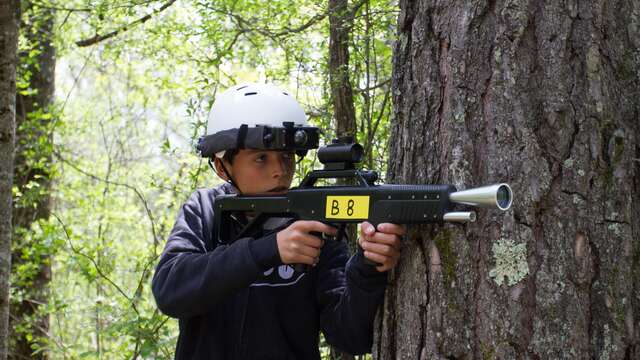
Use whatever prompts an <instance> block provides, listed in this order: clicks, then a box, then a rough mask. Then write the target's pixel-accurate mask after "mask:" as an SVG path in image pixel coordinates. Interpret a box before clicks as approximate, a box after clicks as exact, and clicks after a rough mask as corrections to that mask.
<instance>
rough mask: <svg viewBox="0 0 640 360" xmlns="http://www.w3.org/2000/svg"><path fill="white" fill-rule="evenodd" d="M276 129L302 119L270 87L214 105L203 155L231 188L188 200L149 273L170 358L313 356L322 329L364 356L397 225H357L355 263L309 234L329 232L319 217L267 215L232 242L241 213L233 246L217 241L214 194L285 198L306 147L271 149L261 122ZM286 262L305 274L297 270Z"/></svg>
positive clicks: (341, 246)
mask: <svg viewBox="0 0 640 360" xmlns="http://www.w3.org/2000/svg"><path fill="white" fill-rule="evenodd" d="M283 123H294V124H295V125H296V126H306V115H305V114H304V111H303V110H302V108H301V107H300V106H299V105H298V103H297V102H296V101H295V100H294V99H293V98H292V97H290V96H289V95H288V94H286V93H284V92H283V91H281V90H279V89H278V88H276V87H275V86H271V85H264V84H249V85H244V86H236V87H232V88H230V89H229V90H227V91H225V92H224V93H223V94H221V95H219V96H218V98H217V99H216V102H215V103H214V105H213V109H212V112H211V115H210V119H209V124H208V128H207V134H208V135H207V136H206V137H204V138H203V139H202V140H201V142H200V144H199V149H200V151H201V154H202V156H205V157H209V158H210V159H211V158H212V159H213V161H211V160H209V161H210V165H212V167H213V168H214V171H215V172H216V173H217V175H218V176H219V177H221V178H222V179H224V180H225V181H227V183H225V184H223V185H221V186H218V187H216V188H214V189H204V190H198V191H196V192H195V193H193V194H192V195H191V197H190V198H189V200H187V202H186V203H185V204H184V206H183V207H182V210H181V212H180V214H179V215H178V219H177V221H176V223H175V226H174V228H173V230H172V232H171V234H170V236H169V239H168V241H167V244H166V247H165V249H164V252H163V254H162V256H161V258H160V261H159V264H158V266H157V268H156V272H155V274H154V277H153V284H152V288H153V294H154V296H155V298H156V302H157V304H158V307H159V308H160V310H161V311H162V312H164V313H165V314H167V315H169V316H172V317H175V318H178V319H179V325H180V335H179V338H178V344H177V349H176V359H319V358H320V354H319V349H318V334H319V331H320V330H322V331H323V333H324V335H325V338H326V340H327V342H329V344H332V345H334V346H336V347H338V348H340V349H341V350H343V351H346V352H349V353H352V354H362V353H366V352H369V351H370V349H371V343H372V337H373V334H372V332H373V331H372V329H373V320H374V317H375V312H376V310H377V308H378V306H379V305H380V303H381V302H382V299H383V295H384V289H385V285H386V272H387V271H388V270H389V269H391V268H393V267H394V266H395V265H396V263H397V261H398V257H399V254H400V251H399V249H400V236H402V235H403V234H404V232H405V228H404V227H403V226H399V225H395V224H380V225H379V226H378V227H377V229H375V228H374V227H373V226H372V225H371V224H369V223H366V222H365V223H363V224H362V226H361V231H360V237H359V239H358V244H359V246H360V249H359V251H358V252H356V254H354V255H353V256H351V258H349V256H348V252H347V247H346V244H345V241H326V242H325V241H324V240H322V239H321V238H319V237H317V236H314V235H312V233H324V234H328V235H336V230H335V228H333V227H331V226H328V225H326V224H324V223H321V222H318V221H295V222H292V223H291V222H290V221H289V220H290V219H269V220H267V221H266V222H265V223H264V225H263V227H262V230H261V231H259V232H258V233H255V234H251V236H250V237H245V238H240V239H237V240H234V241H231V240H232V239H233V238H235V236H236V235H238V232H239V230H240V228H241V227H242V226H243V225H245V224H246V223H247V219H246V217H245V216H243V214H238V216H236V217H235V218H234V221H236V223H237V224H236V225H237V227H235V228H234V229H231V232H232V234H228V236H229V239H214V238H213V236H212V234H213V230H214V229H213V216H214V214H213V203H214V201H215V197H216V196H218V195H221V194H230V193H239V194H243V195H260V194H274V195H275V194H285V193H286V192H287V190H288V188H289V186H290V185H291V181H292V178H293V171H294V167H295V156H294V154H295V153H297V154H298V155H304V153H306V150H302V149H300V148H297V147H296V145H295V144H292V142H291V141H288V142H287V143H286V144H285V145H283V146H280V147H278V146H275V145H273V144H272V143H269V144H267V140H266V139H267V137H266V136H265V137H263V136H262V133H261V132H260V131H261V129H262V128H260V127H259V126H258V125H260V126H262V125H267V126H271V127H273V128H274V129H280V128H282V126H283ZM282 131H284V130H282ZM265 144H267V145H269V146H267V145H265ZM365 258H368V259H370V260H371V261H373V262H374V263H377V264H379V265H378V266H373V265H369V264H367V263H365V262H364V259H365ZM293 264H306V265H310V266H309V269H308V270H307V271H304V272H300V271H296V270H294V267H293V266H291V265H293Z"/></svg>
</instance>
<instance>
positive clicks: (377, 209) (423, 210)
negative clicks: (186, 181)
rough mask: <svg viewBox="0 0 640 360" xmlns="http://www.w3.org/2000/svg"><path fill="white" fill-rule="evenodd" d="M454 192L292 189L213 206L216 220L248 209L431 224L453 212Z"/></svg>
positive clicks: (334, 219)
mask: <svg viewBox="0 0 640 360" xmlns="http://www.w3.org/2000/svg"><path fill="white" fill-rule="evenodd" d="M455 191H456V188H455V187H454V186H452V185H373V186H366V187H354V186H329V187H311V188H294V189H291V190H289V191H288V192H287V194H286V195H282V196H237V195H229V196H221V197H218V198H216V205H215V207H216V211H217V212H219V213H220V218H221V219H224V218H226V217H227V216H225V215H227V214H229V213H233V212H245V213H246V212H251V213H254V214H261V215H264V216H268V217H273V216H282V217H292V218H296V219H300V220H318V221H323V222H328V223H356V222H361V221H365V220H366V221H369V222H371V223H373V224H379V223H383V222H391V223H399V224H417V223H434V222H441V221H443V217H444V214H445V213H447V212H450V211H453V208H454V204H453V203H452V202H450V201H449V194H450V193H452V192H455ZM222 222H223V223H224V220H223V221H222ZM221 225H222V224H221ZM223 226H224V225H223Z"/></svg>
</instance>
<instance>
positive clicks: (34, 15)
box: [9, 3, 55, 359]
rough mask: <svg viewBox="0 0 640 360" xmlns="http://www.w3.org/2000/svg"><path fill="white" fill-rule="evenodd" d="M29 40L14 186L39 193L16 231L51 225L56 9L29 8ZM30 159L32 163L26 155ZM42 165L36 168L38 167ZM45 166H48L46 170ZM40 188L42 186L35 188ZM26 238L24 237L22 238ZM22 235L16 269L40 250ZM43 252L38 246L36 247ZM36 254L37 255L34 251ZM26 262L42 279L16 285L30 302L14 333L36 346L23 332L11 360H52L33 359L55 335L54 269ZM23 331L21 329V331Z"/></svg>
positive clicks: (19, 313)
mask: <svg viewBox="0 0 640 360" xmlns="http://www.w3.org/2000/svg"><path fill="white" fill-rule="evenodd" d="M24 15H25V16H24V17H25V18H26V19H24V21H25V22H24V23H23V24H22V26H23V27H24V37H25V39H26V40H27V41H28V42H29V43H30V44H34V45H33V46H34V47H35V49H37V50H38V54H37V55H36V56H35V57H30V55H29V54H28V53H29V51H27V53H24V54H19V56H20V62H21V64H22V66H23V67H24V68H26V69H27V71H28V72H30V73H31V76H30V79H29V85H30V88H31V89H32V90H34V92H33V93H29V94H27V95H22V94H18V95H17V97H16V158H15V173H14V184H15V186H17V187H18V189H20V191H21V192H22V193H28V192H29V191H30V190H28V189H29V188H30V189H35V191H33V190H31V191H32V192H35V194H33V196H30V198H31V199H32V201H29V202H28V203H27V204H20V206H17V205H18V204H16V206H14V212H13V226H14V229H24V230H27V231H28V230H29V229H31V227H32V224H33V223H35V222H37V221H39V220H43V219H44V220H46V219H48V218H49V216H50V213H51V196H50V190H51V180H50V178H51V176H50V171H49V170H50V164H51V150H50V146H51V143H52V137H53V134H52V132H51V131H49V130H50V129H51V127H50V126H48V125H49V124H48V123H49V122H51V121H53V120H52V119H54V117H50V116H47V117H44V116H43V115H44V114H47V115H49V111H50V110H51V109H50V106H51V104H52V103H53V98H54V86H55V83H54V79H55V49H54V47H53V44H52V41H53V27H54V11H53V10H52V9H40V8H38V7H37V6H36V7H34V6H33V4H31V3H28V6H26V10H25V11H24ZM27 153H28V154H30V155H29V157H30V158H27V157H26V155H25V154H27ZM34 163H35V164H38V166H36V167H34V166H33V164H34ZM42 164H44V166H42ZM34 184H37V186H33V185H34ZM22 233H23V234H24V232H22ZM18 234H19V233H16V237H15V238H14V248H13V258H12V262H13V264H14V265H16V266H17V265H18V264H20V263H22V262H24V261H25V260H23V257H22V254H23V252H24V250H28V249H30V248H31V247H34V246H36V244H31V243H28V242H27V241H25V240H24V239H21V238H20V235H18ZM36 247H37V246H36ZM28 253H30V254H33V253H34V251H28ZM26 261H30V262H33V263H34V265H35V266H37V268H38V271H37V274H36V275H35V276H34V277H33V278H32V279H29V281H28V282H26V283H16V282H14V284H13V286H14V288H16V289H15V291H17V292H19V293H21V294H24V297H25V298H24V299H23V300H22V301H20V302H19V303H16V302H13V303H12V304H11V329H13V330H15V329H18V328H20V329H25V328H26V329H29V330H28V332H30V333H31V334H32V337H31V340H29V338H27V337H26V336H25V335H26V334H25V333H23V332H13V333H12V341H11V343H10V353H9V357H10V358H15V359H26V358H29V359H46V358H47V353H46V352H45V351H42V352H38V353H36V354H32V353H33V352H34V344H35V343H36V342H39V338H43V337H45V338H46V337H47V336H48V335H47V333H48V329H49V317H48V315H47V314H42V306H41V305H42V304H46V303H47V300H48V298H49V282H50V280H51V264H50V260H49V254H43V255H38V256H35V258H33V257H30V258H28V259H27V260H26ZM18 325H20V326H18Z"/></svg>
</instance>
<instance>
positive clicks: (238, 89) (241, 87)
mask: <svg viewBox="0 0 640 360" xmlns="http://www.w3.org/2000/svg"><path fill="white" fill-rule="evenodd" d="M248 86H249V85H245V86H240V87H239V88H237V89H236V91H240V90H242V89H244V88H246V87H248Z"/></svg>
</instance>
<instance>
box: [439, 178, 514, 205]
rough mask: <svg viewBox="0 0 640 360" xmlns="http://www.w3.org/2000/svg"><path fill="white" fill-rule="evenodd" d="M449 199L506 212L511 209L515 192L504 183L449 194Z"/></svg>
mask: <svg viewBox="0 0 640 360" xmlns="http://www.w3.org/2000/svg"><path fill="white" fill-rule="evenodd" d="M449 199H450V200H451V201H453V202H456V203H459V204H465V205H472V206H478V207H484V208H498V209H500V210H503V211H505V210H508V209H509V208H510V207H511V203H512V202H513V192H512V191H511V187H509V185H508V184H504V183H503V184H494V185H489V186H483V187H479V188H473V189H467V190H462V191H456V192H453V193H451V194H449Z"/></svg>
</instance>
